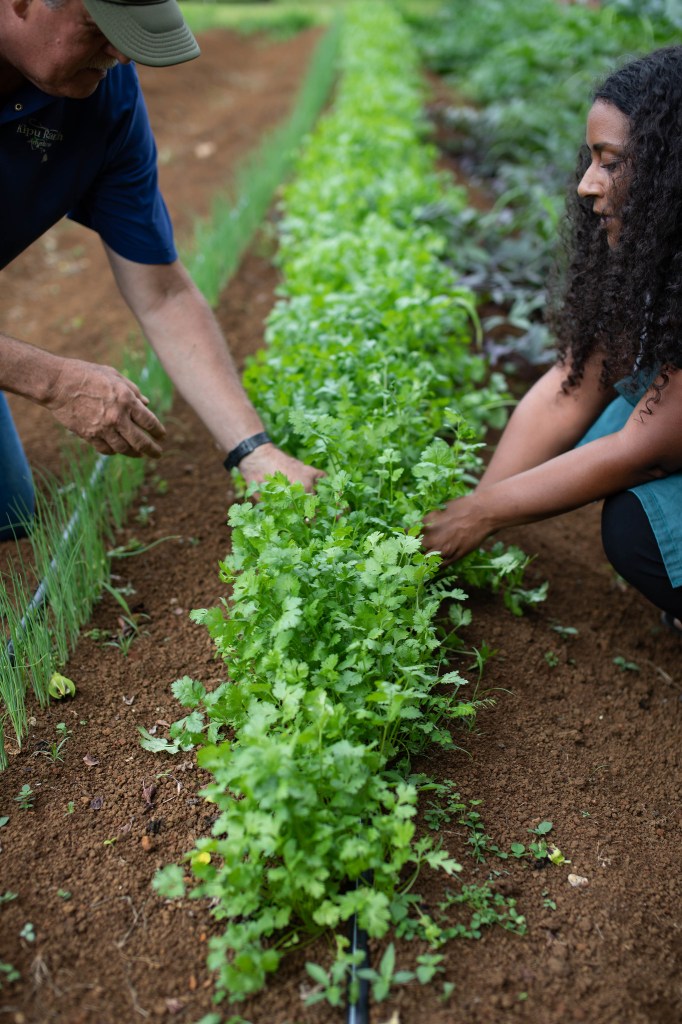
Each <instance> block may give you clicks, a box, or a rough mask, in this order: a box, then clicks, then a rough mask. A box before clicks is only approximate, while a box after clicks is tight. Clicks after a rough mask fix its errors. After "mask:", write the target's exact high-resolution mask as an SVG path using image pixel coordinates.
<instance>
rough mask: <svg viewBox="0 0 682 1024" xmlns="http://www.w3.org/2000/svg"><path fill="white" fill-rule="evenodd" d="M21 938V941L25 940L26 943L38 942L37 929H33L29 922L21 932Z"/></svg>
mask: <svg viewBox="0 0 682 1024" xmlns="http://www.w3.org/2000/svg"><path fill="white" fill-rule="evenodd" d="M19 938H20V939H25V940H26V942H35V941H36V933H35V928H34V927H33V925H32V924H31V922H30V921H27V922H26V924H25V925H24V927H23V928H22V929H21V931H20V932H19Z"/></svg>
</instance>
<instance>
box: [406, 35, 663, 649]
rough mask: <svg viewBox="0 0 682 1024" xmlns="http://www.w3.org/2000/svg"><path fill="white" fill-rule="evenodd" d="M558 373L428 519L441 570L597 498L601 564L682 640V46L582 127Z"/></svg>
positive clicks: (609, 86)
mask: <svg viewBox="0 0 682 1024" xmlns="http://www.w3.org/2000/svg"><path fill="white" fill-rule="evenodd" d="M586 142H587V147H586V149H585V150H584V151H583V152H582V153H581V156H580V163H579V184H578V189H577V196H575V197H574V198H573V199H572V200H570V201H569V221H570V226H571V248H570V254H569V256H570V259H569V265H568V269H567V272H566V280H565V286H564V294H563V301H562V304H561V306H560V308H559V310H558V311H557V312H556V313H555V314H554V315H553V318H552V319H553V327H554V329H555V330H556V333H557V337H558V339H559V359H558V362H557V364H556V365H555V366H553V367H552V369H550V370H549V371H548V372H547V373H546V374H545V375H544V376H543V377H542V378H541V379H540V380H539V381H538V382H537V383H536V384H535V385H534V386H533V387H532V388H531V389H530V391H529V392H528V393H527V394H526V395H525V397H524V398H523V399H522V400H521V402H520V403H519V404H518V406H517V407H516V409H515V411H514V413H513V415H512V416H511V418H510V420H509V423H508V425H507V428H506V430H505V432H504V434H503V436H502V439H501V441H500V443H499V445H498V447H497V450H496V452H495V454H494V456H493V458H492V460H491V462H490V465H489V467H488V469H487V470H486V472H485V474H484V476H483V477H482V479H481V482H480V484H479V485H478V487H477V488H476V490H475V491H473V492H472V493H471V494H469V495H467V496H466V497H464V498H460V499H458V500H456V501H453V502H450V504H449V505H447V506H446V508H445V509H444V510H442V511H438V512H432V513H430V514H429V515H428V516H427V517H426V519H425V528H424V546H425V548H426V549H427V550H430V551H434V550H435V551H440V552H441V553H442V554H443V556H444V559H445V560H446V561H447V562H452V561H455V560H457V559H459V558H462V557H463V556H464V555H466V554H467V553H468V552H469V551H471V550H473V549H474V548H476V547H478V546H479V545H480V544H481V542H482V541H483V540H484V539H485V538H486V537H488V536H490V535H491V534H494V533H496V532H497V531H498V530H500V529H502V528H503V527H507V526H515V525H518V524H521V523H532V522H535V521H537V520H540V519H546V518H548V517H550V516H554V515H559V514H560V513H562V512H567V511H569V510H570V509H574V508H578V507H580V506H581V505H586V504H588V503H589V502H592V501H595V500H596V499H599V498H605V499H606V500H605V502H604V508H603V515H602V538H603V542H604V547H605V550H606V554H607V556H608V558H609V560H610V561H611V563H612V564H613V565H614V567H615V568H616V570H617V572H618V573H620V575H621V576H623V577H624V578H625V579H626V580H628V581H629V582H630V583H631V584H632V585H633V586H635V587H637V589H639V590H640V591H641V592H642V593H643V594H644V595H645V596H646V597H647V598H648V599H649V600H650V601H652V602H653V603H654V604H655V605H656V606H657V607H659V608H660V609H662V611H663V617H664V621H665V623H666V624H667V625H668V626H670V627H671V628H673V629H676V630H677V631H678V632H680V633H682V625H681V623H682V472H680V471H681V470H682V373H679V372H678V369H679V368H680V367H682V46H674V47H669V48H666V49H663V50H657V51H655V52H654V53H651V54H649V55H647V56H646V57H642V58H640V59H638V60H635V61H631V62H630V63H628V64H626V65H625V66H624V67H623V68H621V69H620V70H618V71H616V72H614V73H613V74H612V75H610V76H609V77H608V78H607V79H606V81H605V82H604V83H603V84H602V85H601V86H600V87H599V88H598V89H597V90H596V92H595V94H594V102H593V105H592V108H591V110H590V112H589V116H588V119H587V135H586Z"/></svg>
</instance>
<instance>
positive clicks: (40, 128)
mask: <svg viewBox="0 0 682 1024" xmlns="http://www.w3.org/2000/svg"><path fill="white" fill-rule="evenodd" d="M17 134H18V135H25V136H26V141H27V142H28V144H29V146H30V147H31V149H33V150H35V151H36V152H38V153H42V160H41V163H45V161H46V160H47V150H48V149H49V148H50V147H51V146H52V145H53V143H55V142H62V141H63V140H64V136H63V134H62V132H60V131H58V130H57V129H56V128H46V127H45V125H43V124H40V122H39V121H36V120H35V119H34V118H31V119H30V120H29V121H22V122H21V124H20V125H18V126H17Z"/></svg>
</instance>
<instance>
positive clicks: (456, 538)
mask: <svg viewBox="0 0 682 1024" xmlns="http://www.w3.org/2000/svg"><path fill="white" fill-rule="evenodd" d="M493 532H494V526H493V524H492V523H491V522H489V520H488V518H487V517H486V513H485V508H484V500H482V496H479V495H478V494H477V493H476V492H475V491H474V492H473V493H472V494H467V495H466V496H465V497H464V498H457V499H456V500H455V501H451V502H449V503H448V504H447V505H446V506H445V508H444V509H443V510H442V511H439V512H429V514H428V515H427V516H425V517H424V532H423V534H422V545H423V547H424V549H425V550H426V551H439V552H440V553H441V555H442V556H443V562H444V564H445V565H450V564H451V563H452V562H457V561H458V560H459V559H460V558H464V556H465V555H468V554H469V552H470V551H474V550H475V549H476V548H477V547H479V546H480V545H481V544H482V543H483V541H484V540H485V539H486V537H488V536H489V535H490V534H491V533H493Z"/></svg>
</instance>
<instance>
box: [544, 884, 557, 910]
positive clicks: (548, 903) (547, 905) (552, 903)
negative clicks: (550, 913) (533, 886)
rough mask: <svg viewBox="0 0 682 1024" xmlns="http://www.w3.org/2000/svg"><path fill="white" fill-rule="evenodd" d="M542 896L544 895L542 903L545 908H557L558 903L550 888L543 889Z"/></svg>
mask: <svg viewBox="0 0 682 1024" xmlns="http://www.w3.org/2000/svg"><path fill="white" fill-rule="evenodd" d="M542 896H543V900H542V905H543V907H544V908H545V910H556V903H555V901H554V900H553V899H552V898H551V897H550V895H549V890H548V889H543V890H542Z"/></svg>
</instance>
